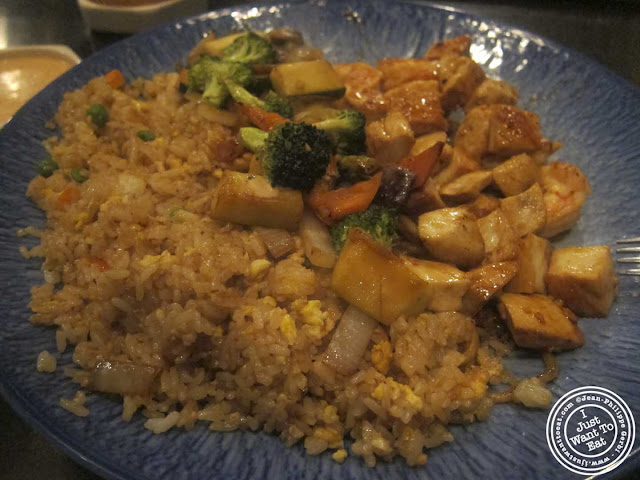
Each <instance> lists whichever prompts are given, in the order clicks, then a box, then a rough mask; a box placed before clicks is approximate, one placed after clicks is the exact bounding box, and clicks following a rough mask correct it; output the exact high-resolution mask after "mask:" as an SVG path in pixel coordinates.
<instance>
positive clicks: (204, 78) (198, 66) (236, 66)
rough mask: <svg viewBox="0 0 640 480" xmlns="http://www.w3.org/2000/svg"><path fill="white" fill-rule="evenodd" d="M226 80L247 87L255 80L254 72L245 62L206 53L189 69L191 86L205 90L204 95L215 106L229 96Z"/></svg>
mask: <svg viewBox="0 0 640 480" xmlns="http://www.w3.org/2000/svg"><path fill="white" fill-rule="evenodd" d="M225 80H229V81H232V82H234V83H235V84H237V85H240V86H242V87H246V86H247V85H249V84H251V82H252V81H253V72H252V71H251V67H250V66H248V65H245V64H244V63H237V62H226V61H223V60H220V59H219V58H212V57H209V56H206V55H203V56H202V57H200V59H199V60H198V61H197V62H196V63H195V64H193V65H192V66H191V68H190V69H189V88H190V89H191V90H195V91H197V92H203V93H202V97H203V98H204V99H205V100H207V101H208V102H210V103H212V104H213V105H214V106H215V107H221V106H222V104H223V103H224V102H225V100H226V99H227V98H229V91H228V89H227V86H226V85H225Z"/></svg>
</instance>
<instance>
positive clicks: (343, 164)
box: [338, 155, 378, 183]
mask: <svg viewBox="0 0 640 480" xmlns="http://www.w3.org/2000/svg"><path fill="white" fill-rule="evenodd" d="M377 169H378V163H377V162H376V159H375V158H371V157H367V156H365V155H347V156H344V157H340V158H339V159H338V173H340V179H341V180H344V181H346V182H349V183H357V182H361V181H363V180H367V179H368V178H369V177H371V175H373V173H374V172H375V171H376V170H377Z"/></svg>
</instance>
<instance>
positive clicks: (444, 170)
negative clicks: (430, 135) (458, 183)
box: [433, 148, 480, 185]
mask: <svg viewBox="0 0 640 480" xmlns="http://www.w3.org/2000/svg"><path fill="white" fill-rule="evenodd" d="M446 151H447V149H446V148H444V149H442V155H440V168H439V169H438V170H437V171H436V173H435V174H434V175H433V178H434V180H435V181H436V183H438V184H440V185H444V184H446V183H449V182H451V181H453V180H455V179H456V178H458V177H460V176H462V175H465V174H467V173H471V172H477V171H478V170H480V164H479V163H478V162H477V161H476V160H474V159H473V158H471V157H469V156H468V155H467V154H466V153H464V152H463V151H462V150H460V149H456V148H454V149H453V150H452V152H451V155H449V156H447V155H446Z"/></svg>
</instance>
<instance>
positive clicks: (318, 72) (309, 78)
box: [270, 60, 345, 98]
mask: <svg viewBox="0 0 640 480" xmlns="http://www.w3.org/2000/svg"><path fill="white" fill-rule="evenodd" d="M270 76H271V84H272V85H273V88H274V90H275V91H276V93H278V95H281V96H283V97H331V98H340V97H342V96H343V95H344V92H345V86H344V82H343V81H342V80H341V79H340V77H339V76H338V74H337V73H336V72H335V70H334V69H333V67H332V66H331V64H330V63H329V62H327V61H326V60H312V61H309V62H296V63H283V64H280V65H276V66H275V67H273V69H272V70H271V75H270Z"/></svg>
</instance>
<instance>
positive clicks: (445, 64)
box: [438, 56, 486, 112]
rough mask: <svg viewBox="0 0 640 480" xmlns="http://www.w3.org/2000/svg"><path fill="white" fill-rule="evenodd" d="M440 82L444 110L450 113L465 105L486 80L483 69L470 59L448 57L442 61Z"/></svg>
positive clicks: (439, 75) (439, 70) (439, 73)
mask: <svg viewBox="0 0 640 480" xmlns="http://www.w3.org/2000/svg"><path fill="white" fill-rule="evenodd" d="M438 63H439V67H440V68H439V69H438V80H439V82H440V88H441V89H442V100H441V101H442V108H444V109H445V111H447V112H450V111H452V110H453V109H455V108H456V107H461V106H463V105H465V104H466V103H467V102H468V101H469V99H470V98H471V96H472V95H473V93H474V92H475V91H476V89H477V88H478V87H479V86H480V85H481V84H482V82H483V81H484V80H485V78H486V75H485V73H484V70H482V67H481V66H480V65H478V64H477V63H476V62H474V61H473V60H471V59H470V58H469V57H454V56H446V57H443V58H441V59H440V61H439V62H438Z"/></svg>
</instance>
